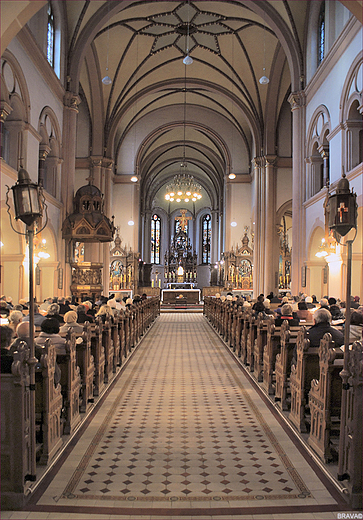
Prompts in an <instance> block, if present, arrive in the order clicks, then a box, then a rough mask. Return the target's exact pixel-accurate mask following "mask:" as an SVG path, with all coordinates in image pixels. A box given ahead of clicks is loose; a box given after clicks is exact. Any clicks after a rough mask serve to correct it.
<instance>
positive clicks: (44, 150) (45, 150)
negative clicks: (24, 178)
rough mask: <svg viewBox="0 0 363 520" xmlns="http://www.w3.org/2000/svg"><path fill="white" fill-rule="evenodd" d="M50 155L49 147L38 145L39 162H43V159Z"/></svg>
mask: <svg viewBox="0 0 363 520" xmlns="http://www.w3.org/2000/svg"><path fill="white" fill-rule="evenodd" d="M49 153H50V146H48V145H47V144H40V145H39V160H40V161H45V159H46V158H47V157H48V155H49Z"/></svg>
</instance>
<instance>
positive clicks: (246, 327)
mask: <svg viewBox="0 0 363 520" xmlns="http://www.w3.org/2000/svg"><path fill="white" fill-rule="evenodd" d="M251 317H252V310H251V308H250V307H248V308H246V309H244V311H243V329H242V334H241V341H240V343H241V348H240V352H241V355H240V356H239V357H240V358H241V360H242V363H243V364H244V365H246V364H247V344H248V336H249V333H250V323H251Z"/></svg>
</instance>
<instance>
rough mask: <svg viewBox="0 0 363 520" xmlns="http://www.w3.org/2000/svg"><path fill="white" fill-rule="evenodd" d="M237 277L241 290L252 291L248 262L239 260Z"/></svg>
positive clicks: (250, 268)
mask: <svg viewBox="0 0 363 520" xmlns="http://www.w3.org/2000/svg"><path fill="white" fill-rule="evenodd" d="M238 275H239V283H240V285H241V289H243V290H245V291H248V290H249V289H252V286H253V284H252V281H253V277H252V264H251V262H250V261H249V260H247V259H243V260H241V263H240V266H239V269H238Z"/></svg>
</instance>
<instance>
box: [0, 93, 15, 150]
mask: <svg viewBox="0 0 363 520" xmlns="http://www.w3.org/2000/svg"><path fill="white" fill-rule="evenodd" d="M12 111H13V109H12V108H11V106H10V105H9V104H8V103H6V102H5V101H1V103H0V157H1V158H2V159H3V158H4V150H3V142H4V136H3V132H4V123H5V121H6V118H7V117H8V115H10V114H11V112H12Z"/></svg>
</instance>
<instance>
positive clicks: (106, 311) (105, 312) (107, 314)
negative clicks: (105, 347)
mask: <svg viewBox="0 0 363 520" xmlns="http://www.w3.org/2000/svg"><path fill="white" fill-rule="evenodd" d="M96 318H101V320H102V322H103V323H105V322H106V319H107V318H109V319H110V320H111V323H113V311H112V307H110V305H101V307H100V310H99V311H98V312H97V314H96Z"/></svg>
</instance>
